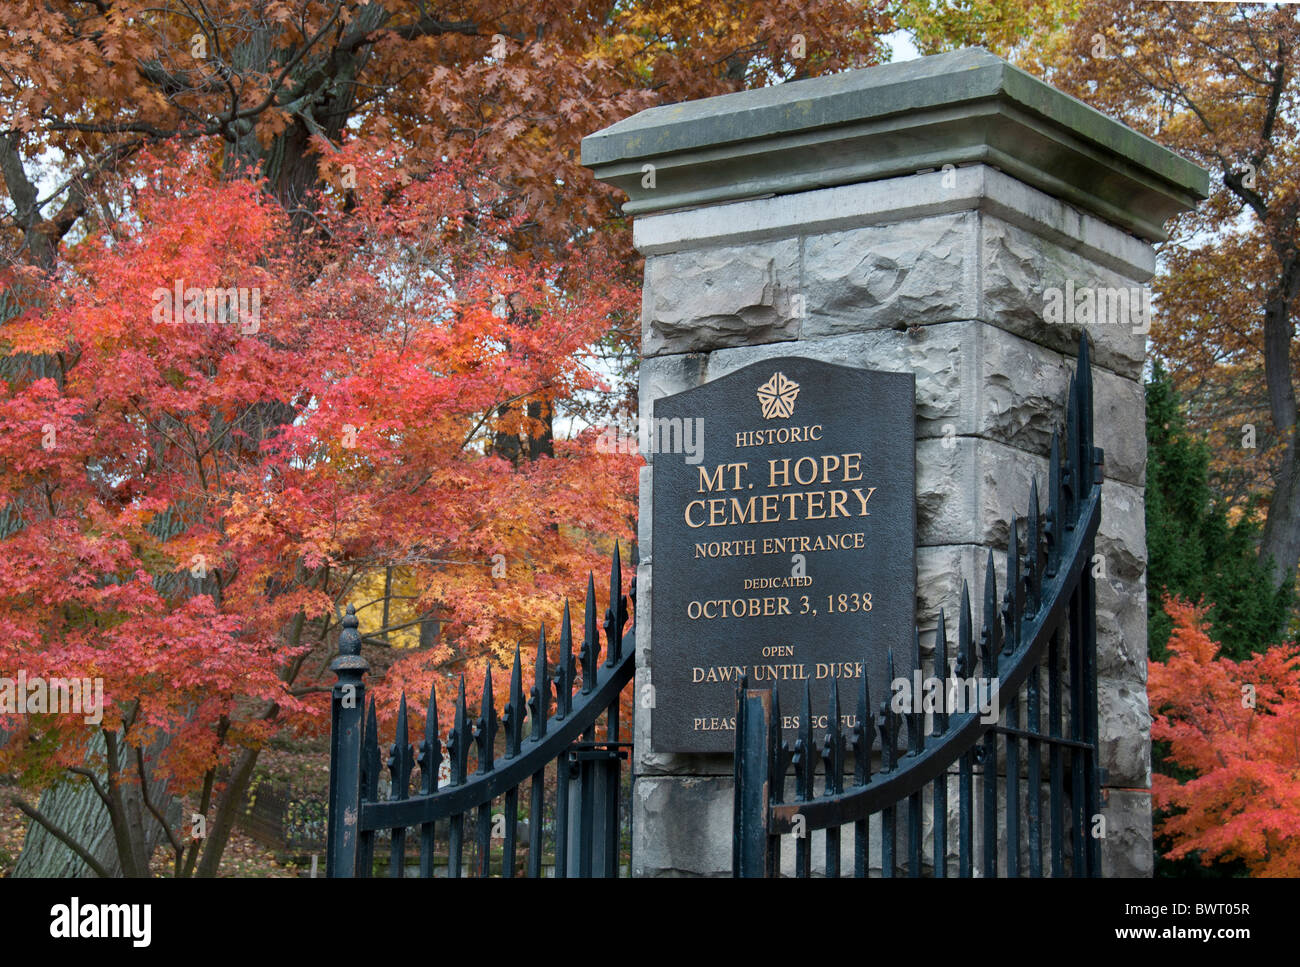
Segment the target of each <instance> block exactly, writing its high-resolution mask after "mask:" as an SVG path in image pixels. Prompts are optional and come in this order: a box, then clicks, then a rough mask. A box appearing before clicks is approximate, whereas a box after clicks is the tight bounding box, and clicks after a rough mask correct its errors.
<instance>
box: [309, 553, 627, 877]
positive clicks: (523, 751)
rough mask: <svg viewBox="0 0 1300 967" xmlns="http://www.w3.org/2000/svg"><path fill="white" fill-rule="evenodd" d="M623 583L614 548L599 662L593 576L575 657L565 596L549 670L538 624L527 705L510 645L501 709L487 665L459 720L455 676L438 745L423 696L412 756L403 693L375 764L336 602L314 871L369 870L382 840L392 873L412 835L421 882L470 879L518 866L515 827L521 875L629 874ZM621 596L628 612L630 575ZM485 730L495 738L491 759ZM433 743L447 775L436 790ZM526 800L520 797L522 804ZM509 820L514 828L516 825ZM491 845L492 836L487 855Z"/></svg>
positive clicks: (357, 660)
mask: <svg viewBox="0 0 1300 967" xmlns="http://www.w3.org/2000/svg"><path fill="white" fill-rule="evenodd" d="M622 584H623V575H622V565H621V561H620V558H619V551H618V548H617V547H615V549H614V554H613V560H612V562H611V565H610V606H609V608H607V609H606V611H605V618H604V622H603V630H604V632H605V638H606V648H605V659H604V661H603V662H602V661H601V657H600V651H601V646H600V636H599V633H598V630H597V622H596V613H597V612H596V595H595V582H594V580H593V579H591V578H590V577H589V578H588V582H587V600H586V605H585V608H584V614H583V626H582V643H581V646H580V648H579V651H578V654H577V656H576V657H575V655H574V653H573V635H572V630H571V625H570V617H569V606H568V603H567V602H566V603H565V606H564V616H563V619H562V624H561V627H560V635H559V651H558V656H557V659H558V660H557V661H556V662H555V663H554V664H552V663H551V661H550V659H549V657H548V655H547V643H546V632H545V629H544V628H543V629H542V631H541V633H540V635H539V639H538V648H537V656H536V661H535V663H534V668H533V685H532V688H531V690H530V692H529V694H528V697H527V699H525V696H524V692H523V684H522V674H521V672H522V669H521V662H520V653H519V650H518V649H516V651H515V661H514V668H513V670H512V672H511V678H510V686H509V689H510V690H509V700H508V702H507V704H506V707H505V711H504V713H503V714H502V715H501V716H500V717H498V715H497V712H496V705H495V703H494V700H493V686H492V674H491V668H489V669H488V670H487V674H486V676H485V679H484V685H483V690H482V693H481V695H480V698H479V706H480V711H479V714H478V716H477V717H476V718H471V717H470V713H469V710H468V706H467V704H466V697H465V682H464V679H463V678H462V679H461V682H460V692H459V695H458V696H457V699H456V703H455V708H454V709H453V710H452V718H453V721H452V728H451V731H450V732H449V734H448V735H447V738H446V741H445V742H444V741H443V740H442V738H441V735H442V733H441V731H440V728H439V712H438V707H437V699H436V695H435V694H434V693H432V692H431V693H430V695H429V698H428V709H427V712H426V715H425V728H424V737H423V740H422V741H421V742H420V745H419V749H418V752H417V750H416V747H415V746H413V745H412V744H411V742H410V736H409V730H408V726H407V708H406V696H405V694H403V695H402V697H401V702H400V705H399V709H398V715H397V724H396V735H395V736H394V739H393V742H392V744H391V746H390V748H389V754H388V756H387V759H386V760H384V759H383V757H382V756H381V752H380V746H381V742H380V739H379V728H378V722H377V719H376V715H375V706H374V701H373V699H372V700H371V702H370V705H369V707H368V708H366V705H365V673H366V671H367V670H368V667H369V666H368V665H367V663H366V661H365V659H364V658H362V657H361V637H360V635H359V634H358V632H357V619H356V615H355V613H354V612H353V610H352V608H350V607H349V609H348V612H347V615H346V617H345V618H344V622H343V632H342V634H341V635H340V638H339V657H338V658H336V659H335V660H334V662H333V663H332V664H331V666H330V667H331V669H332V670H333V671H334V672H335V674H336V675H337V677H338V682H337V684H335V686H334V689H333V699H332V713H331V714H332V717H331V742H330V795H329V823H328V832H329V841H328V844H327V865H326V874H327V875H328V876H331V877H353V876H369V875H371V873H372V872H373V868H374V859H375V846H376V839H377V838H381V837H383V836H384V835H385V834H386V838H387V840H388V846H389V850H388V852H389V857H388V875H389V876H397V877H400V876H403V875H405V871H406V862H407V851H408V848H409V844H408V832H409V831H414V834H415V836H414V838H415V840H416V842H417V843H418V846H417V849H418V856H419V865H418V872H419V875H420V876H422V877H431V876H433V875H435V873H434V871H435V869H436V868H444V869H445V870H446V875H448V876H453V877H459V876H462V875H464V874H465V873H467V872H471V871H472V872H473V873H474V874H475V875H477V876H490V875H494V874H497V873H499V874H500V875H501V876H505V877H510V876H514V875H515V873H516V871H517V870H518V869H520V868H521V867H520V864H519V863H518V859H519V855H518V854H519V847H520V845H521V843H520V841H521V836H520V832H521V828H523V829H525V830H526V836H525V837H524V838H525V839H526V844H525V845H526V851H527V852H526V861H525V862H524V863H523V865H522V871H523V872H524V873H525V874H526V875H528V876H533V877H539V876H543V875H545V874H546V873H547V872H548V871H549V873H550V875H553V876H558V877H565V876H608V877H614V876H618V875H619V873H620V870H621V868H622V866H623V865H624V864H625V863H626V864H627V865H628V866H629V868H630V855H629V854H628V848H629V846H630V835H626V834H625V831H626V829H627V826H628V823H627V820H628V812H629V810H628V808H627V807H628V806H629V805H630V794H629V789H630V785H628V784H627V783H624V782H623V771H622V760H624V759H626V758H627V757H628V750H630V748H631V743H630V742H628V741H624V740H623V739H622V737H621V722H620V708H619V705H620V698H621V696H622V693H623V690H624V688H625V687H626V686H627V685H628V684H629V683H630V682H631V680H632V675H633V672H634V670H635V662H636V647H635V631H636V629H635V625H634V626H633V627H631V628H629V629H628V630H627V632H626V634H624V631H623V629H624V626H625V625H627V623H628V619H629V613H628V606H627V605H628V596H625V595H624V594H623V593H622ZM629 595H630V596H631V598H632V602H633V606H634V607H635V602H636V582H635V580H634V581H633V582H632V585H631V587H630V588H629ZM579 669H580V670H581V675H580V676H579ZM552 689H554V695H553V696H552ZM363 709H364V710H365V715H364V719H363ZM525 721H527V725H528V732H529V734H528V735H527V737H525V735H524V732H525ZM498 734H503V736H504V753H503V754H501V755H498V750H497V739H498ZM471 747H472V748H473V751H474V760H475V761H474V769H473V771H471V768H470V753H471ZM444 749H445V751H446V754H447V755H446V758H447V760H448V761H449V766H450V769H449V772H450V775H449V780H448V781H447V782H446V783H444V784H442V785H440V784H439V779H438V773H439V769H440V767H441V766H442V764H443V760H444V757H443V752H444ZM385 767H386V768H387V771H388V774H389V775H388V782H387V788H386V789H384V788H381V772H382V770H383V769H384V768H385ZM417 767H418V769H419V772H420V779H419V786H418V789H417V790H416V791H414V792H412V789H411V779H412V775H413V773H414V772H415V770H416V769H417ZM525 784H527V789H525ZM525 795H526V796H527V798H526V799H525V800H523V802H524V803H525V804H526V805H524V807H523V808H521V798H522V797H523V796H525ZM521 816H522V817H524V819H525V821H526V823H527V826H526V827H521ZM467 821H468V823H467ZM467 825H468V826H469V828H468V829H467ZM467 839H468V840H469V843H468V845H470V846H472V848H473V866H472V870H471V868H470V867H467V866H466V863H465V850H466V846H467ZM494 841H499V842H500V848H499V850H497V849H496V848H494V846H493V843H494ZM442 844H445V846H444V845H442Z"/></svg>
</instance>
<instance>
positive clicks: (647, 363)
mask: <svg viewBox="0 0 1300 967" xmlns="http://www.w3.org/2000/svg"><path fill="white" fill-rule="evenodd" d="M710 359H711V357H710V356H709V355H708V354H707V353H681V354H671V355H666V356H652V357H648V358H646V359H644V360H642V362H641V372H640V376H639V385H638V392H639V403H638V411H639V412H638V416H639V417H641V418H642V419H647V420H648V419H652V418H653V417H654V406H655V400H658V399H660V398H662V397H664V396H672V395H674V394H676V393H681V392H684V391H686V390H688V389H694V388H695V387H696V386H699V385H700V384H702V383H703V382H705V380H706V379H707V378H708V375H707V374H708V367H709V362H710ZM707 430H708V427H707V426H706V427H705V431H706V432H707ZM642 456H644V457H645V458H646V459H647V460H649V461H650V462H651V463H653V462H654V454H653V453H645V454H642Z"/></svg>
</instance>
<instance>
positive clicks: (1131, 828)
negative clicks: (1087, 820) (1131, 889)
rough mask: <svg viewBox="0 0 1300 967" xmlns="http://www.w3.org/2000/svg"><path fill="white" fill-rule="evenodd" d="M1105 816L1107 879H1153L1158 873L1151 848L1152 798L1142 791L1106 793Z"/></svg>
mask: <svg viewBox="0 0 1300 967" xmlns="http://www.w3.org/2000/svg"><path fill="white" fill-rule="evenodd" d="M1104 795H1105V800H1104V801H1103V803H1102V807H1101V814H1102V815H1103V816H1105V817H1106V837H1105V838H1104V839H1103V840H1102V841H1101V873H1102V875H1103V876H1105V877H1108V878H1109V877H1150V876H1151V875H1152V873H1153V872H1154V871H1155V856H1154V854H1153V851H1152V848H1151V794H1150V793H1148V792H1144V791H1142V790H1140V789H1108V790H1104Z"/></svg>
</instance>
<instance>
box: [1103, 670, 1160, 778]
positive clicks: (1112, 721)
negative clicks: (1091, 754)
mask: <svg viewBox="0 0 1300 967" xmlns="http://www.w3.org/2000/svg"><path fill="white" fill-rule="evenodd" d="M1097 724H1098V728H1099V729H1100V731H1101V745H1100V749H1099V750H1098V751H1099V754H1098V764H1099V765H1100V766H1101V767H1102V768H1103V769H1105V770H1107V779H1106V781H1107V784H1108V785H1112V786H1130V787H1132V786H1139V787H1143V788H1147V787H1150V785H1151V712H1150V711H1149V710H1148V708H1147V692H1146V688H1145V687H1144V686H1142V685H1138V684H1136V683H1134V682H1125V681H1119V682H1116V681H1111V680H1108V679H1101V680H1099V681H1098V682H1097Z"/></svg>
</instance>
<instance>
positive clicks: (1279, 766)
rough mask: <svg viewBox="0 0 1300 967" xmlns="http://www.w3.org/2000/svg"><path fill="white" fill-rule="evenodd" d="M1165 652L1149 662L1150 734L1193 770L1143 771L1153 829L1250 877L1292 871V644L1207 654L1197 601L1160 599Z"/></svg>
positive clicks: (1298, 686)
mask: <svg viewBox="0 0 1300 967" xmlns="http://www.w3.org/2000/svg"><path fill="white" fill-rule="evenodd" d="M1164 607H1165V611H1166V612H1167V613H1168V614H1169V616H1170V617H1171V618H1173V621H1174V631H1173V634H1172V635H1171V636H1170V639H1169V652H1170V657H1169V660H1168V661H1166V662H1163V663H1162V662H1151V663H1150V665H1149V673H1148V679H1147V692H1148V695H1149V697H1150V701H1151V711H1152V724H1151V738H1152V740H1153V741H1157V742H1168V743H1169V745H1170V752H1169V760H1170V761H1171V762H1173V763H1174V764H1175V765H1177V766H1180V767H1182V768H1183V769H1189V770H1192V771H1193V772H1194V773H1195V777H1194V778H1191V779H1188V780H1187V781H1182V782H1180V781H1179V780H1178V779H1176V778H1174V777H1172V776H1163V775H1155V776H1153V777H1152V788H1151V792H1152V798H1153V801H1154V804H1155V806H1156V807H1157V808H1159V809H1164V810H1168V811H1169V813H1170V815H1169V816H1168V817H1167V818H1166V819H1164V820H1163V821H1162V822H1161V823H1160V824H1159V825H1158V827H1157V832H1160V833H1162V834H1164V835H1166V836H1169V837H1170V838H1171V839H1172V840H1173V843H1174V846H1173V849H1171V850H1170V851H1169V853H1168V854H1167V856H1168V858H1169V859H1181V858H1183V857H1185V856H1187V855H1189V854H1191V853H1193V852H1199V853H1200V854H1201V859H1202V861H1203V862H1204V863H1205V864H1206V865H1209V864H1210V863H1211V862H1212V861H1215V860H1236V859H1240V860H1243V861H1244V862H1245V863H1246V865H1247V867H1248V869H1249V870H1250V873H1251V875H1252V876H1268V877H1290V876H1300V838H1297V834H1298V833H1300V647H1297V646H1296V645H1295V644H1294V643H1291V644H1285V645H1278V646H1275V647H1273V648H1270V649H1268V650H1267V651H1265V652H1263V653H1261V654H1259V655H1256V656H1254V657H1252V658H1250V659H1248V660H1246V661H1240V662H1236V661H1231V660H1230V659H1227V658H1220V657H1217V654H1218V650H1219V646H1218V645H1217V644H1215V642H1213V641H1212V640H1210V637H1209V635H1208V634H1207V633H1206V630H1205V624H1204V616H1205V611H1206V608H1205V607H1199V606H1196V605H1192V604H1189V603H1187V602H1186V601H1182V600H1180V599H1177V598H1166V599H1165V605H1164Z"/></svg>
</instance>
